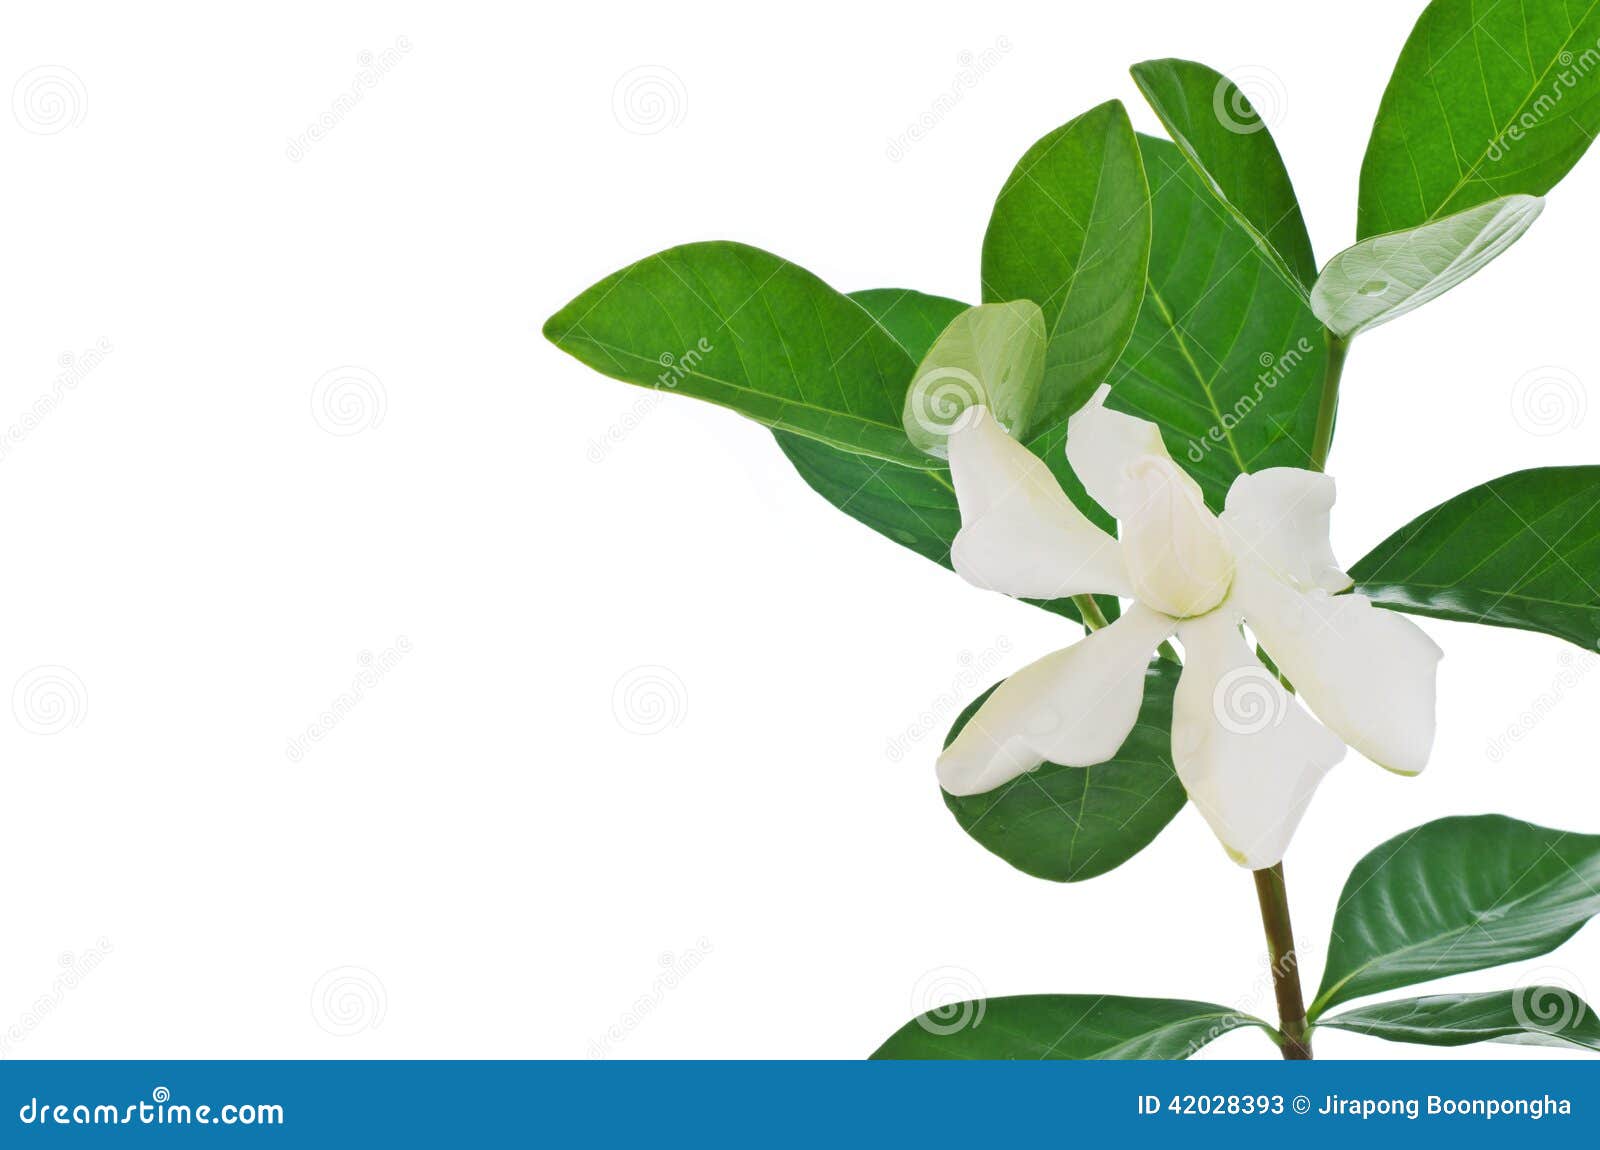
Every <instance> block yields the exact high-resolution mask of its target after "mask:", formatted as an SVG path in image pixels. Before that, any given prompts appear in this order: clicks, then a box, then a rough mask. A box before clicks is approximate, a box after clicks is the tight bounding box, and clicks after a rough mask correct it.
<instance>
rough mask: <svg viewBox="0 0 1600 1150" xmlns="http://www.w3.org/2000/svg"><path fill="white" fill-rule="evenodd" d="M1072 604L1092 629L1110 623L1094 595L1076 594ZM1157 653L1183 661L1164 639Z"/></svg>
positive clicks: (1178, 661)
mask: <svg viewBox="0 0 1600 1150" xmlns="http://www.w3.org/2000/svg"><path fill="white" fill-rule="evenodd" d="M1072 604H1073V606H1075V607H1077V609H1078V614H1079V615H1082V616H1083V625H1084V626H1085V627H1086V628H1088V629H1089V630H1090V631H1098V630H1100V628H1102V627H1106V626H1109V625H1110V621H1109V620H1108V619H1107V618H1106V613H1105V612H1104V611H1102V610H1100V604H1098V603H1096V602H1095V601H1094V596H1093V595H1074V596H1073V597H1072ZM1156 654H1158V655H1160V656H1161V657H1162V658H1163V659H1165V660H1167V661H1168V662H1169V663H1181V662H1182V661H1183V660H1181V659H1179V658H1178V652H1177V651H1175V650H1173V649H1172V644H1171V643H1168V642H1166V641H1164V640H1163V641H1162V644H1161V646H1159V647H1157V648H1156Z"/></svg>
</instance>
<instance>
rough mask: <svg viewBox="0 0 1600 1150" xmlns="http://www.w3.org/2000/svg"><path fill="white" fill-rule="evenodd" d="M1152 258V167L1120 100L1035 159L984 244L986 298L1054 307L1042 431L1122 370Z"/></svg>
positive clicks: (1000, 206) (1003, 200) (1027, 157)
mask: <svg viewBox="0 0 1600 1150" xmlns="http://www.w3.org/2000/svg"><path fill="white" fill-rule="evenodd" d="M1149 253H1150V207H1149V195H1148V189H1147V188H1146V186H1145V174H1144V166H1143V164H1142V162H1141V160H1140V155H1139V147H1138V144H1137V142H1136V140H1135V138H1134V134H1133V125H1132V124H1130V123H1129V122H1128V113H1127V110H1126V109H1124V108H1123V106H1122V104H1121V103H1120V102H1118V101H1116V100H1112V101H1111V102H1109V103H1106V104H1101V105H1100V106H1099V107H1097V108H1091V109H1090V110H1089V111H1087V112H1085V113H1084V114H1083V115H1081V116H1079V117H1078V118H1077V119H1075V120H1072V121H1071V122H1070V123H1067V124H1065V125H1063V126H1062V127H1060V128H1057V129H1056V130H1055V131H1053V132H1051V133H1050V134H1049V135H1047V136H1045V137H1044V138H1043V139H1041V140H1040V141H1038V143H1036V144H1034V145H1033V147H1031V148H1029V149H1028V150H1027V152H1025V153H1024V154H1023V157H1022V159H1021V160H1020V161H1018V163H1017V166H1016V169H1015V170H1014V171H1013V172H1012V173H1011V176H1010V178H1008V179H1007V180H1006V182H1005V186H1004V187H1002V188H1001V189H1000V196H999V198H998V199H997V200H996V201H995V205H994V213H993V215H992V216H990V218H989V230H988V231H987V232H986V233H985V234H984V237H983V298H984V301H985V302H999V301H1005V300H1018V299H1029V300H1032V301H1033V302H1034V303H1036V304H1038V305H1039V307H1040V308H1041V309H1042V310H1043V312H1044V320H1045V325H1046V326H1047V327H1048V329H1049V332H1050V343H1049V348H1048V350H1047V352H1046V357H1045V378H1044V385H1043V388H1042V389H1041V391H1040V398H1039V406H1038V409H1037V410H1036V412H1035V413H1034V426H1035V427H1036V428H1039V429H1045V428H1049V427H1051V426H1053V425H1054V424H1056V423H1059V422H1061V421H1063V420H1065V419H1066V418H1067V416H1069V415H1071V414H1072V413H1073V412H1074V411H1076V410H1077V409H1078V408H1079V407H1080V406H1082V405H1083V403H1084V402H1085V401H1087V400H1088V398H1089V397H1090V396H1091V395H1093V394H1094V389H1095V388H1096V387H1098V386H1099V385H1100V381H1101V380H1102V379H1104V378H1105V374H1106V372H1107V370H1109V369H1110V367H1111V365H1112V364H1114V363H1116V361H1117V356H1118V355H1119V354H1120V353H1121V352H1122V349H1123V348H1124V347H1125V346H1126V345H1127V342H1128V335H1129V333H1130V332H1131V331H1132V330H1133V324H1134V319H1135V317H1136V316H1137V315H1138V312H1139V298H1140V295H1141V293H1142V292H1143V290H1144V278H1145V265H1146V263H1147V261H1148V259H1149Z"/></svg>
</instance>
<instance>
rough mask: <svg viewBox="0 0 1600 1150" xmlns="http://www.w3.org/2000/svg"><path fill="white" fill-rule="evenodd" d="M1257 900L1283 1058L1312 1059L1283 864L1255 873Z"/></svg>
mask: <svg viewBox="0 0 1600 1150" xmlns="http://www.w3.org/2000/svg"><path fill="white" fill-rule="evenodd" d="M1253 873H1254V874H1255V879H1256V898H1257V899H1258V900H1259V901H1260V903H1261V926H1262V928H1263V929H1264V930H1265V931H1266V932H1267V958H1268V960H1269V961H1270V962H1271V963H1272V987H1273V990H1274V991H1276V993H1277V996H1278V1032H1279V1034H1281V1035H1282V1037H1283V1056H1284V1057H1285V1058H1288V1059H1301V1060H1305V1059H1309V1058H1310V1057H1311V1038H1310V1035H1309V1034H1308V1033H1307V1026H1306V1004H1305V998H1304V996H1303V995H1302V994H1301V992H1300V963H1299V960H1298V958H1297V957H1296V956H1295V951H1294V927H1293V925H1292V924H1291V923H1290V922H1289V894H1288V891H1287V889H1286V888H1285V887H1284V884H1283V864H1282V863H1281V862H1280V863H1278V864H1277V865H1276V866H1272V867H1268V868H1267V869H1266V870H1258V871H1255V872H1253Z"/></svg>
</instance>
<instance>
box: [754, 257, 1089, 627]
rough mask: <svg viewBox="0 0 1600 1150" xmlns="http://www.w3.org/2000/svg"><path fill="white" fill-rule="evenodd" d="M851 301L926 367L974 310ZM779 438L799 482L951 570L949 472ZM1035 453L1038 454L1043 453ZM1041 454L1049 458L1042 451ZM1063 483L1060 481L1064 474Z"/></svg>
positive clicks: (1076, 487) (864, 295)
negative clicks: (947, 333)
mask: <svg viewBox="0 0 1600 1150" xmlns="http://www.w3.org/2000/svg"><path fill="white" fill-rule="evenodd" d="M850 298H851V299H853V300H855V301H856V302H857V303H859V304H860V305H861V306H862V307H864V308H866V309H867V311H868V312H869V313H871V315H872V316H873V318H874V319H876V320H877V321H878V322H879V323H880V324H882V325H883V326H884V327H885V328H887V329H888V330H889V332H890V333H891V334H892V335H894V337H895V338H896V339H898V340H899V341H900V342H901V344H902V346H904V347H905V349H906V351H907V352H908V353H909V354H910V355H911V356H913V357H914V358H915V359H919V360H920V359H921V358H922V357H923V356H924V355H925V354H926V353H927V350H928V348H930V347H932V346H933V341H934V340H935V339H937V338H938V335H939V333H940V332H941V331H943V330H944V329H945V327H946V326H947V325H948V324H949V322H950V321H951V320H952V319H954V318H955V317H956V316H957V315H958V314H960V313H961V312H963V311H965V310H966V309H967V305H966V304H964V303H962V302H961V301H959V300H953V299H946V298H944V297H943V296H933V295H924V294H923V293H921V292H915V291H910V290H908V289H905V288H871V289H868V290H866V291H859V292H852V293H850ZM773 435H774V436H775V437H776V438H777V440H778V446H779V448H781V449H782V451H783V453H784V455H786V456H788V458H789V462H790V463H792V464H794V467H795V470H796V471H798V472H799V473H800V478H802V479H803V480H805V482H806V484H807V486H809V487H810V488H811V489H812V490H813V491H815V492H816V493H817V494H818V495H820V496H822V497H823V498H824V499H826V500H827V501H828V502H829V503H831V504H833V505H834V506H835V507H837V508H838V509H839V510H841V511H843V512H844V513H845V514H846V515H848V516H850V517H851V518H852V519H854V520H856V522H858V523H862V524H865V525H866V526H868V527H870V528H872V529H873V530H874V531H876V532H878V533H879V534H880V535H884V536H887V537H888V538H890V539H893V540H894V541H895V542H896V543H899V544H901V545H902V546H905V547H909V548H910V549H911V550H913V551H915V552H916V553H917V554H919V555H921V556H923V557H924V558H927V559H932V560H933V561H934V562H935V563H938V564H939V565H941V566H942V567H944V568H946V569H949V567H950V545H951V543H952V542H953V541H954V539H955V537H956V532H958V531H960V530H961V510H960V508H959V507H957V505H956V492H955V488H954V487H953V486H952V485H951V483H950V472H949V470H948V469H943V470H938V471H931V470H924V469H922V468H912V467H901V466H898V465H897V464H893V463H885V462H884V461H883V460H881V459H873V458H871V457H869V456H863V455H854V454H852V453H850V452H848V451H839V450H838V449H836V448H832V447H829V446H828V445H827V444H825V443H818V442H817V441H816V440H814V439H805V438H804V437H802V436H798V435H790V434H788V433H787V432H782V431H774V432H773ZM1058 439H1059V437H1058ZM1030 446H1034V445H1030ZM1045 446H1048V443H1046V444H1045ZM1034 449H1035V451H1039V448H1038V447H1037V446H1035V448H1034ZM1055 449H1056V454H1057V455H1058V456H1059V458H1060V466H1061V468H1062V469H1063V470H1065V468H1066V455H1065V452H1064V451H1062V450H1061V443H1060V442H1057V443H1056V444H1055ZM1039 453H1040V454H1041V455H1042V454H1043V452H1042V451H1041V452H1039ZM1046 458H1049V457H1048V456H1046ZM1057 475H1058V478H1059V477H1060V472H1059V471H1058V473H1057ZM1067 478H1068V480H1069V482H1068V483H1067V484H1066V487H1067V492H1068V494H1069V495H1072V496H1073V497H1074V498H1075V499H1076V500H1077V501H1078V503H1079V506H1081V507H1083V508H1084V510H1085V512H1086V513H1088V515H1089V516H1090V518H1091V519H1094V520H1095V521H1096V522H1097V523H1099V524H1100V525H1101V526H1102V527H1104V528H1106V529H1107V530H1109V531H1115V530H1116V523H1115V521H1114V520H1112V519H1111V518H1110V517H1109V516H1108V515H1106V513H1105V512H1104V511H1102V510H1101V509H1100V508H1099V507H1098V506H1097V505H1096V504H1094V502H1093V501H1092V500H1090V499H1089V496H1088V493H1087V492H1085V491H1084V490H1083V486H1082V484H1079V483H1078V482H1077V478H1076V476H1072V475H1071V474H1070V472H1068V473H1067ZM1029 602H1033V603H1034V605H1035V606H1037V607H1043V608H1044V609H1045V610H1047V611H1051V612H1053V613H1055V614H1057V615H1063V616H1065V617H1066V618H1068V619H1072V620H1075V621H1081V620H1080V617H1079V614H1078V609H1077V607H1075V606H1074V605H1073V603H1072V600H1070V599H1052V600H1050V601H1048V602H1039V601H1034V600H1029ZM1117 607H1118V605H1117V601H1116V599H1115V598H1112V597H1104V596H1103V597H1101V599H1100V609H1101V610H1102V611H1104V612H1105V613H1106V617H1107V618H1108V619H1114V618H1116V617H1117Z"/></svg>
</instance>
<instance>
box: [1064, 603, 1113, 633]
mask: <svg viewBox="0 0 1600 1150" xmlns="http://www.w3.org/2000/svg"><path fill="white" fill-rule="evenodd" d="M1072 605H1073V606H1074V607H1076V608H1077V609H1078V614H1079V615H1081V616H1083V625H1084V626H1085V627H1087V628H1089V630H1091V631H1098V630H1100V628H1102V627H1104V626H1107V625H1108V623H1109V622H1110V621H1109V620H1108V619H1107V618H1106V613H1105V612H1104V611H1102V610H1100V604H1098V603H1096V602H1095V601H1094V596H1093V595H1074V596H1073V597H1072Z"/></svg>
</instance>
